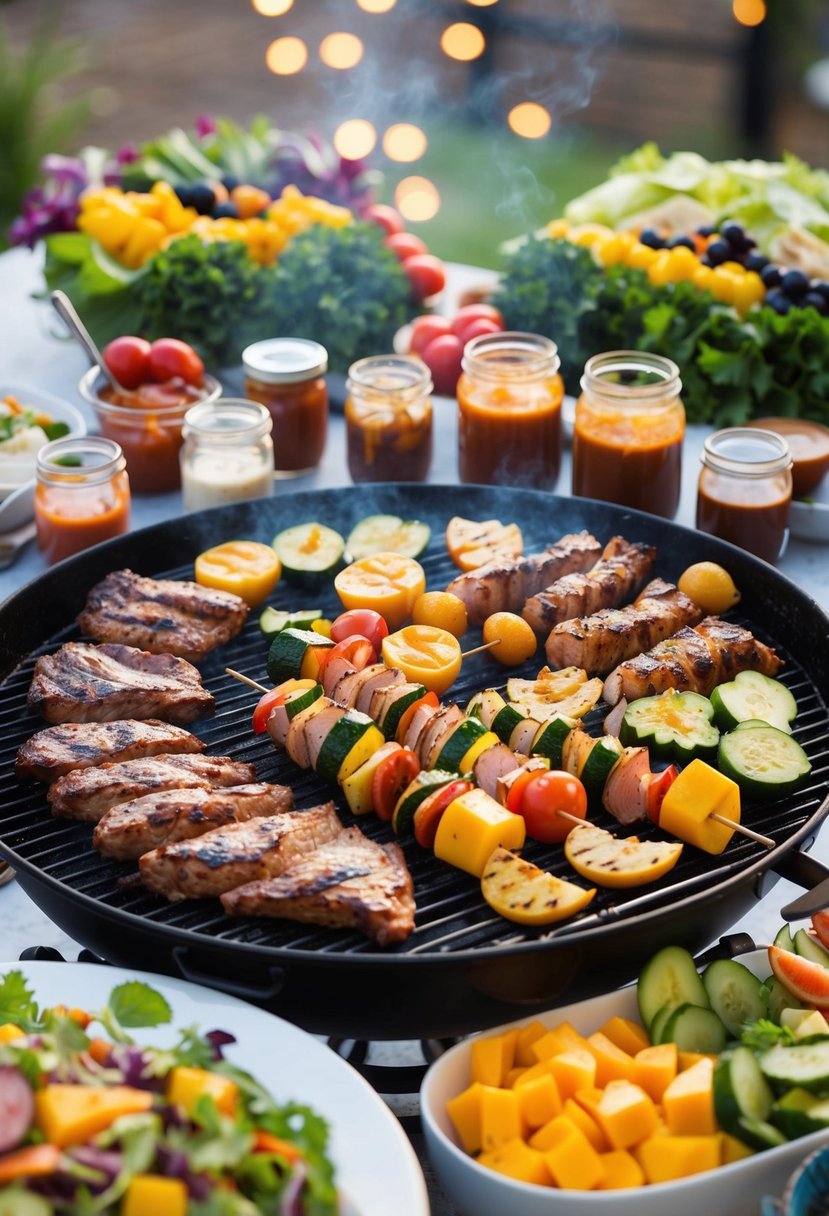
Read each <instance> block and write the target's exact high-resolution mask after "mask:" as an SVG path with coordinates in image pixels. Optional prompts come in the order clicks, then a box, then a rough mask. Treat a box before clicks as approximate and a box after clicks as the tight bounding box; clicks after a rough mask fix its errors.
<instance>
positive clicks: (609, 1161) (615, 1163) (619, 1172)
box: [599, 1148, 645, 1191]
mask: <svg viewBox="0 0 829 1216" xmlns="http://www.w3.org/2000/svg"><path fill="white" fill-rule="evenodd" d="M599 1160H600V1161H601V1163H602V1167H603V1168H604V1180H603V1182H601V1183H600V1187H599V1189H600V1190H602V1191H623V1190H627V1189H628V1188H629V1187H634V1186H642V1185H643V1183H644V1181H645V1173H644V1171H643V1169H642V1167H641V1165H640V1164H639V1162H638V1161H637V1160H636V1158H635V1157H634V1156H632V1155H631V1154H630V1153H628V1152H626V1151H625V1149H622V1148H619V1149H614V1150H613V1152H611V1153H600V1154H599Z"/></svg>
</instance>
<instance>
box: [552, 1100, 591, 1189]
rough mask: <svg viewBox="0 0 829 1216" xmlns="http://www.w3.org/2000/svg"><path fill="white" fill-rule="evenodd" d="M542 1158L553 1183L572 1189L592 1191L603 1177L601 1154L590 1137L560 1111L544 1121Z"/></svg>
mask: <svg viewBox="0 0 829 1216" xmlns="http://www.w3.org/2000/svg"><path fill="white" fill-rule="evenodd" d="M545 1130H546V1132H547V1139H548V1141H551V1143H550V1145H549V1147H548V1148H547V1149H545V1150H544V1160H545V1162H546V1163H547V1168H548V1169H549V1171H550V1173H551V1174H552V1177H553V1182H554V1183H555V1184H556V1186H561V1187H567V1188H568V1189H569V1190H573V1191H592V1190H593V1189H594V1188H595V1187H598V1186H600V1185H601V1184H602V1182H603V1181H604V1177H605V1171H604V1166H603V1165H602V1162H601V1158H600V1157H599V1154H598V1153H597V1152H596V1150H595V1149H594V1148H593V1146H592V1144H591V1143H590V1141H589V1140H588V1139H587V1137H586V1136H585V1135H584V1133H583V1132H581V1131H580V1130H579V1129H578V1128H577V1127H576V1126H575V1125H574V1124H573V1123H571V1122H570V1121H569V1120H568V1119H565V1118H564V1117H563V1116H562V1115H560V1116H559V1117H558V1118H557V1119H553V1120H552V1122H550V1123H548V1124H547V1127H546V1129H545Z"/></svg>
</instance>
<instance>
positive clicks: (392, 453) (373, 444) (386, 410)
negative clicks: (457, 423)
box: [345, 355, 432, 482]
mask: <svg viewBox="0 0 829 1216" xmlns="http://www.w3.org/2000/svg"><path fill="white" fill-rule="evenodd" d="M346 388H347V392H348V395H347V397H346V401H345V432H346V451H347V454H348V471H349V473H350V474H351V479H352V481H355V482H361V481H425V480H426V478H427V476H428V475H429V466H430V465H431V463H432V377H431V375H430V372H429V369H428V367H427V366H426V364H425V363H424V362H423V360H422V359H419V358H418V357H417V356H416V355H371V356H370V357H369V358H367V359H358V360H357V362H356V363H352V364H351V367H350V368H349V369H348V379H347V381H346Z"/></svg>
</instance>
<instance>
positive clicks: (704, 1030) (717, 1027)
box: [660, 1005, 727, 1055]
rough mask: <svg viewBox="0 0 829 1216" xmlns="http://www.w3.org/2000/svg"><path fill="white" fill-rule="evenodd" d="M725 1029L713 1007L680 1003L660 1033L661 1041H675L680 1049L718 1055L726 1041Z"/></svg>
mask: <svg viewBox="0 0 829 1216" xmlns="http://www.w3.org/2000/svg"><path fill="white" fill-rule="evenodd" d="M726 1037H727V1036H726V1030H725V1026H724V1025H723V1023H722V1020H721V1019H720V1018H719V1017H718V1016H717V1014H716V1013H714V1010H713V1009H702V1008H700V1006H699V1005H680V1007H679V1009H675V1010H674V1011H673V1013H672V1014H671V1016H670V1017H669V1018H668V1020H667V1022H666V1023H665V1025H664V1027H663V1028H662V1033H661V1035H660V1039H661V1042H663V1043H676V1045H677V1048H678V1049H679V1050H680V1051H699V1052H705V1053H707V1054H710V1055H718V1054H719V1052H721V1051H722V1050H723V1048H724V1047H725V1043H726Z"/></svg>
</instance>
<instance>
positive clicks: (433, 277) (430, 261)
mask: <svg viewBox="0 0 829 1216" xmlns="http://www.w3.org/2000/svg"><path fill="white" fill-rule="evenodd" d="M389 239H390V240H393V239H394V238H393V237H390V238H389ZM403 269H404V270H405V271H406V274H407V275H408V276H409V284H410V286H411V289H412V295H413V296H414V298H415V299H416V300H418V301H420V300H428V299H430V298H431V297H432V296H436V295H437V294H438V292H441V291H443V289H444V287H445V286H446V269H445V267H444V265H443V262H442V261H441V260H440V258H436V257H435V256H434V254H431V253H416V254H414V256H413V257H408V258H406V259H405V260H404V262H403Z"/></svg>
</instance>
